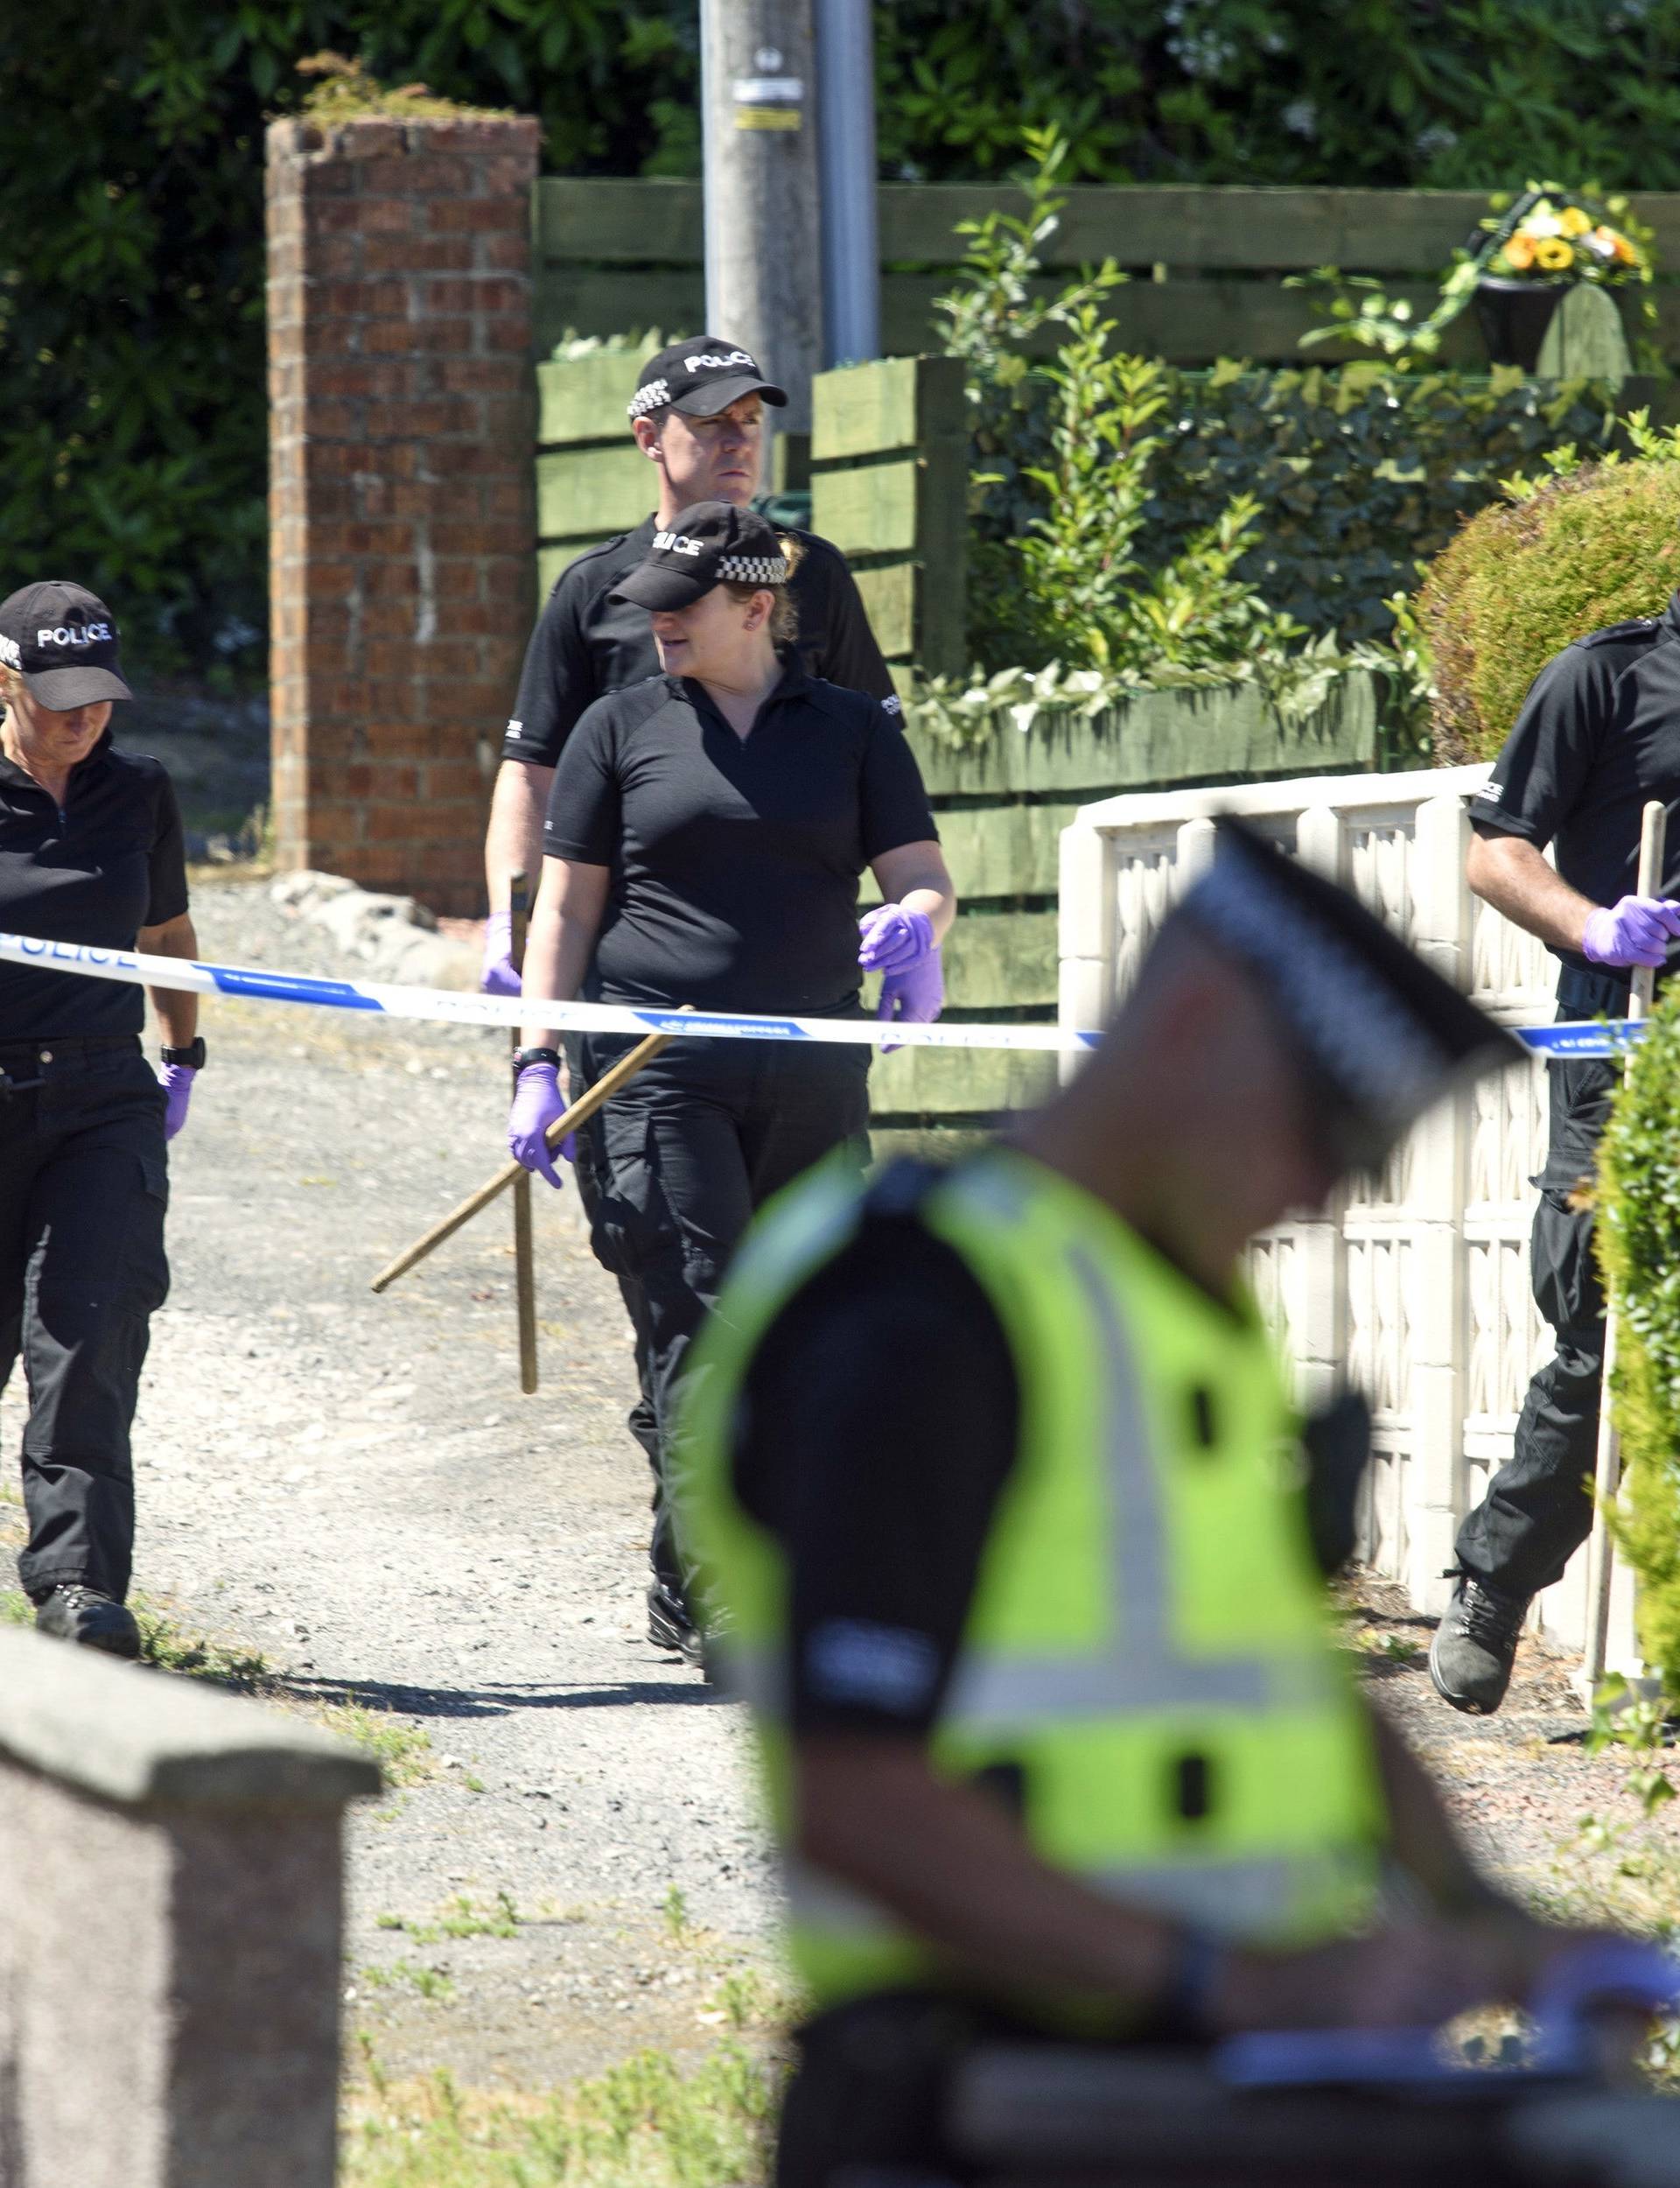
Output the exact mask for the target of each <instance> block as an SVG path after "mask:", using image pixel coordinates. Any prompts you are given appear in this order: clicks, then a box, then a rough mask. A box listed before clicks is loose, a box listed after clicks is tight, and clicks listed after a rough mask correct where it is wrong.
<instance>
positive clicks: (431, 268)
mask: <svg viewBox="0 0 1680 2188" xmlns="http://www.w3.org/2000/svg"><path fill="white" fill-rule="evenodd" d="M362 249H363V251H364V253H365V257H366V263H367V270H368V272H369V273H419V274H453V273H466V272H469V271H470V270H471V269H472V239H471V238H470V237H469V236H465V235H378V236H374V237H371V238H370V239H369V240H368V242H367V243H366V244H365V245H363V246H362Z"/></svg>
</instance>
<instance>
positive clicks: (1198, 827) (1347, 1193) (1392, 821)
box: [1060, 767, 1633, 1665]
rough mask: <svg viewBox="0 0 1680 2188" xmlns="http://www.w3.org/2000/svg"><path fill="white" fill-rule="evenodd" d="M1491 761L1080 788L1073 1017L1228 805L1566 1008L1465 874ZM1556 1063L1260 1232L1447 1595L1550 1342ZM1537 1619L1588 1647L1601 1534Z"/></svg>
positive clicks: (1490, 969)
mask: <svg viewBox="0 0 1680 2188" xmlns="http://www.w3.org/2000/svg"><path fill="white" fill-rule="evenodd" d="M1486 779H1487V769H1486V768H1483V767H1471V768H1441V769H1437V770H1432V771H1430V772H1426V773H1420V774H1413V775H1341V776H1317V777H1310V778H1307V779H1305V780H1300V781H1296V782H1276V783H1268V784H1264V785H1259V786H1252V787H1244V788H1242V789H1220V790H1187V791H1171V792H1165V793H1159V794H1150V795H1144V796H1131V797H1116V798H1110V799H1107V800H1105V801H1104V802H1103V803H1101V804H1097V805H1088V806H1085V807H1083V808H1082V810H1081V811H1080V812H1079V814H1078V815H1077V817H1075V822H1074V824H1073V825H1072V826H1071V827H1069V828H1068V830H1067V831H1065V833H1064V834H1063V836H1062V839H1061V1006H1060V1008H1061V1022H1062V1023H1063V1024H1064V1025H1069V1026H1082V1027H1089V1026H1095V1025H1100V1024H1101V1023H1102V1022H1103V1019H1104V1018H1105V1017H1106V1016H1107V1014H1108V1013H1109V1012H1110V1010H1111V1009H1112V1008H1113V1006H1114V1004H1115V1002H1116V1001H1117V999H1118V998H1119V997H1120V996H1121V995H1122V994H1123V993H1124V991H1125V989H1126V987H1127V986H1128V985H1129V984H1130V982H1131V978H1133V976H1134V974H1135V972H1136V969H1137V967H1138V963H1139V962H1140V960H1141V958H1142V956H1143V953H1144V951H1145V949H1146V947H1147V945H1148V943H1149V941H1150V939H1151V937H1152V935H1153V934H1154V932H1155V930H1156V929H1157V928H1158V927H1159V925H1160V923H1161V921H1162V919H1163V918H1164V917H1165V915H1166V912H1167V910H1168V909H1169V908H1170V907H1171V906H1172V904H1173V902H1174V901H1175V900H1176V898H1177V897H1178V895H1179V894H1180V893H1181V891H1182V890H1183V888H1184V887H1185V886H1186V884H1187V881H1188V880H1190V879H1191V878H1192V877H1193V876H1194V874H1195V873H1198V872H1200V871H1201V869H1202V867H1203V866H1205V864H1206V862H1207V860H1208V859H1209V858H1211V856H1212V852H1213V833H1214V831H1213V824H1212V818H1211V817H1212V815H1214V814H1215V813H1217V812H1230V813H1236V814H1239V815H1241V816H1242V817H1243V818H1244V819H1246V820H1248V821H1250V822H1251V823H1252V824H1254V825H1255V826H1257V828H1259V829H1261V830H1262V831H1264V833H1265V834H1267V835H1268V836H1270V837H1271V838H1272V839H1273V841H1275V842H1276V843H1278V845H1280V846H1281V847H1282V848H1283V849H1285V851H1288V852H1292V853H1293V854H1295V855H1297V856H1299V857H1301V858H1304V859H1308V860H1310V861H1311V863H1312V864H1313V866H1316V867H1317V868H1318V869H1319V870H1320V872H1321V873H1327V874H1328V875H1330V876H1332V877H1333V878H1334V879H1335V880H1339V881H1341V882H1342V883H1344V884H1345V885H1347V886H1348V887H1352V888H1353V889H1355V891H1356V892H1357V894H1359V896H1360V897H1361V898H1362V901H1364V902H1365V903H1366V904H1367V905H1369V908H1371V909H1372V910H1373V911H1374V912H1376V913H1377V914H1378V915H1380V916H1381V917H1382V918H1383V919H1384V920H1386V921H1387V922H1388V923H1389V924H1390V926H1391V927H1392V928H1394V929H1395V930H1396V932H1397V933H1398V934H1401V935H1403V936H1404V937H1405V938H1406V940H1407V941H1408V942H1410V943H1411V945H1412V946H1413V947H1414V948H1415V949H1416V950H1418V951H1419V952H1420V954H1421V955H1423V956H1424V957H1426V958H1427V959H1428V960H1429V961H1430V962H1431V963H1432V964H1434V965H1435V966H1436V968H1437V969H1438V970H1439V971H1441V972H1442V973H1444V974H1445V975H1446V977H1447V978H1449V979H1453V980H1455V981H1456V982H1457V983H1458V984H1459V985H1460V986H1462V987H1464V988H1465V989H1467V991H1468V992H1469V993H1470V994H1471V995H1472V996H1473V997H1474V999H1475V1000H1476V1001H1477V1002H1478V1003H1480V1004H1481V1006H1482V1007H1483V1008H1484V1009H1486V1010H1488V1012H1490V1013H1492V1014H1493V1015H1494V1016H1495V1017H1496V1018H1498V1019H1500V1020H1502V1022H1504V1023H1505V1024H1508V1025H1532V1024H1536V1023H1539V1022H1541V1021H1543V1020H1548V1019H1550V1018H1551V1016H1552V1014H1553V1012H1554V1008H1555V1006H1554V1002H1553V988H1554V985H1555V978H1556V967H1555V965H1554V964H1553V963H1552V961H1551V958H1550V957H1548V956H1547V954H1546V952H1545V950H1544V949H1543V948H1542V947H1541V945H1540V944H1539V943H1537V942H1536V941H1534V940H1533V939H1532V938H1531V937H1530V936H1527V935H1525V934H1523V932H1522V931H1521V929H1518V928H1516V927H1514V926H1512V925H1511V924H1510V922H1509V921H1507V920H1504V919H1502V918H1501V917H1500V916H1499V915H1498V914H1497V913H1495V912H1494V911H1491V910H1490V909H1489V908H1488V906H1486V905H1485V904H1482V903H1481V902H1480V901H1477V900H1476V899H1475V898H1474V897H1473V896H1472V895H1471V894H1470V891H1469V889H1468V887H1467V886H1466V883H1465V880H1464V860H1465V852H1466V848H1467V843H1468V840H1469V819H1468V814H1467V806H1468V802H1469V799H1470V797H1471V796H1472V795H1473V794H1474V791H1475V790H1477V789H1479V788H1480V787H1481V783H1482V782H1484V781H1485V780H1486ZM1545 1069H1546V1067H1545V1066H1544V1064H1543V1063H1539V1062H1534V1063H1529V1064H1518V1065H1516V1066H1515V1067H1514V1068H1513V1069H1510V1070H1509V1071H1507V1072H1505V1073H1503V1074H1502V1076H1500V1077H1498V1078H1496V1079H1492V1080H1484V1081H1482V1082H1481V1083H1480V1084H1479V1085H1478V1086H1476V1087H1475V1088H1474V1089H1472V1090H1468V1091H1467V1092H1464V1093H1461V1094H1459V1095H1457V1096H1454V1097H1453V1098H1451V1099H1449V1100H1447V1101H1445V1102H1442V1103H1440V1104H1439V1105H1437V1106H1436V1107H1435V1108H1434V1109H1433V1110H1432V1111H1431V1112H1430V1113H1429V1114H1428V1115H1427V1116H1426V1117H1425V1118H1423V1119H1421V1120H1420V1121H1419V1123H1418V1126H1416V1128H1415V1129H1414V1130H1413V1131H1412V1132H1411V1134H1410V1135H1409V1136H1408V1138H1407V1139H1406V1140H1405V1141H1404V1144H1403V1145H1402V1146H1401V1147H1399V1148H1397V1150H1396V1152H1395V1154H1394V1155H1393V1156H1392V1158H1391V1159H1390V1161H1389V1163H1388V1165H1387V1166H1386V1168H1385V1169H1384V1170H1383V1175H1381V1176H1379V1177H1361V1178H1356V1179H1354V1180H1352V1181H1350V1182H1349V1183H1348V1184H1347V1185H1346V1186H1345V1187H1344V1188H1343V1189H1341V1192H1340V1193H1339V1194H1338V1196H1337V1197H1336V1199H1335V1201H1334V1203H1333V1204H1332V1205H1331V1206H1330V1207H1329V1208H1327V1210H1325V1212H1324V1214H1323V1216H1322V1217H1321V1218H1319V1219H1315V1220H1311V1221H1308V1220H1300V1221H1295V1222H1291V1223H1286V1224H1280V1225H1278V1228H1277V1229H1276V1230H1275V1231H1271V1232H1270V1233H1268V1234H1267V1235H1266V1236H1265V1237H1264V1238H1262V1239H1261V1240H1260V1241H1259V1242H1258V1243H1257V1246H1256V1248H1255V1252H1254V1277H1255V1282H1256V1285H1257V1289H1258V1292H1259V1294H1260V1297H1261V1299H1262V1301H1263V1302H1264V1305H1265V1306H1266V1308H1268V1310H1269V1311H1270V1313H1271V1316H1272V1319H1273V1321H1274V1322H1275V1324H1276V1325H1277V1327H1278V1330H1279V1332H1280V1335H1281V1336H1282V1337H1283V1340H1284V1343H1285V1345H1286V1347H1287V1349H1288V1351H1289V1354H1290V1357H1291V1359H1292V1364H1293V1366H1294V1371H1295V1376H1296V1381H1297V1384H1298V1386H1299V1392H1300V1396H1301V1398H1302V1400H1303V1402H1305V1403H1307V1404H1313V1403H1316V1402H1317V1401H1318V1400H1319V1399H1321V1398H1322V1397H1324V1396H1326V1395H1327V1393H1328V1392H1330V1390H1331V1389H1332V1388H1333V1387H1334V1385H1335V1384H1336V1383H1337V1382H1338V1381H1339V1380H1340V1379H1341V1378H1344V1377H1345V1378H1348V1379H1350V1380H1352V1381H1353V1382H1355V1383H1356V1384H1357V1385H1359V1386H1360V1387H1361V1388H1362V1389H1363V1390H1364V1391H1365V1392H1366V1393H1367V1395H1368V1396H1369V1398H1370V1399H1371V1402H1372V1404H1373V1406H1374V1407H1375V1409H1376V1436H1375V1441H1376V1462H1375V1463H1374V1465H1373V1467H1372V1469H1371V1476H1370V1480H1369V1488H1368V1494H1367V1499H1366V1510H1365V1514H1364V1540H1363V1544H1362V1554H1363V1555H1364V1556H1365V1557H1366V1558H1367V1559H1368V1560H1369V1562H1370V1563H1371V1564H1372V1565H1373V1566H1374V1567H1376V1570H1377V1571H1378V1572H1379V1573H1382V1574H1386V1575H1389V1576H1390V1577H1392V1578H1394V1579H1397V1580H1399V1581H1404V1583H1405V1585H1406V1587H1407V1588H1408V1589H1409V1591H1410V1593H1411V1597H1412V1600H1413V1601H1414V1602H1416V1603H1418V1606H1419V1607H1420V1608H1422V1609H1426V1610H1430V1611H1438V1610H1439V1609H1441V1608H1442V1606H1443V1604H1444V1603H1445V1601H1446V1582H1445V1581H1443V1580H1442V1578H1441V1574H1442V1572H1443V1569H1444V1568H1445V1567H1447V1566H1449V1565H1450V1564H1451V1563H1452V1561H1453V1535H1454V1533H1455V1532H1456V1530H1457V1527H1458V1523H1459V1520H1460V1517H1461V1515H1462V1514H1463V1513H1464V1512H1465V1511H1467V1510H1468V1509H1469V1508H1470V1506H1471V1505H1473V1504H1475V1503H1476V1502H1478V1501H1479V1499H1480V1497H1481V1493H1482V1490H1483V1488H1484V1486H1485V1484H1486V1483H1487V1479H1488V1474H1489V1473H1490V1472H1491V1470H1492V1469H1494V1468H1495V1466H1497V1465H1498V1464H1499V1462H1501V1460H1502V1459H1503V1458H1504V1457H1505V1455H1507V1454H1508V1453H1509V1449H1510V1445H1511V1436H1512V1432H1513V1430H1514V1429H1515V1427H1516V1415H1517V1412H1518V1409H1519V1407H1520V1406H1521V1404H1522V1400H1523V1390H1524V1388H1525V1386H1526V1385H1527V1383H1528V1380H1529V1378H1530V1375H1531V1374H1532V1373H1533V1371H1534V1369H1535V1368H1536V1366H1537V1364H1539V1362H1540V1361H1541V1360H1542V1359H1543V1358H1544V1357H1546V1356H1547V1354H1548V1352H1549V1350H1550V1333H1549V1332H1548V1330H1547V1329H1546V1327H1545V1324H1544V1322H1542V1321H1541V1319H1540V1316H1539V1314H1538V1312H1537V1309H1536V1308H1535V1306H1534V1303H1533V1301H1532V1299H1531V1297H1530V1290H1529V1266H1528V1261H1529V1227H1530V1222H1531V1220H1532V1217H1533V1211H1534V1202H1535V1195H1534V1192H1533V1190H1532V1189H1531V1188H1530V1184H1529V1179H1530V1176H1531V1175H1533V1174H1534V1173H1535V1172H1536V1171H1537V1170H1538V1169H1539V1168H1540V1165H1541V1161H1542V1160H1543V1158H1544V1150H1545V1134H1546V1122H1545V1107H1544V1105H1545V1092H1546V1090H1545ZM1617 1591H1618V1592H1617V1593H1616V1595H1614V1597H1613V1605H1612V1617H1611V1644H1612V1647H1611V1662H1612V1664H1613V1665H1624V1664H1628V1663H1631V1662H1632V1660H1633V1657H1632V1641H1631V1617H1630V1608H1631V1607H1630V1604H1629V1602H1628V1581H1627V1576H1626V1574H1619V1575H1618V1580H1617ZM1535 1615H1536V1620H1537V1623H1540V1624H1542V1625H1544V1627H1545V1628H1546V1630H1549V1631H1551V1632H1552V1633H1553V1634H1555V1635H1556V1636H1557V1637H1558V1638H1560V1639H1561V1640H1563V1641H1564V1642H1565V1643H1566V1644H1567V1645H1570V1646H1572V1647H1579V1646H1580V1645H1581V1644H1582V1640H1583V1637H1584V1634H1585V1628H1586V1554H1585V1553H1584V1552H1583V1553H1581V1554H1580V1555H1579V1556H1578V1557H1577V1558H1576V1559H1575V1560H1574V1562H1573V1563H1572V1566H1571V1567H1570V1570H1569V1572H1568V1573H1567V1574H1565V1577H1564V1579H1563V1580H1562V1581H1560V1582H1559V1583H1558V1586H1557V1587H1556V1588H1551V1589H1549V1590H1548V1591H1547V1593H1546V1594H1545V1595H1544V1596H1542V1597H1541V1598H1540V1599H1539V1602H1538V1604H1537V1610H1536V1614H1535Z"/></svg>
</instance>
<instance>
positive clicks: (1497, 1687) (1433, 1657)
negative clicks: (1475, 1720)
mask: <svg viewBox="0 0 1680 2188" xmlns="http://www.w3.org/2000/svg"><path fill="white" fill-rule="evenodd" d="M1449 1577H1452V1576H1449ZM1456 1578H1457V1581H1458V1585H1457V1586H1456V1587H1455V1588H1453V1600H1452V1602H1449V1603H1448V1605H1447V1607H1446V1616H1444V1617H1443V1618H1442V1620H1441V1623H1440V1624H1439V1626H1437V1627H1436V1629H1435V1638H1434V1639H1433V1641H1432V1642H1431V1643H1430V1645H1429V1676H1430V1678H1431V1680H1432V1681H1433V1683H1434V1687H1435V1692H1436V1693H1437V1694H1439V1696H1440V1697H1441V1700H1442V1701H1448V1702H1451V1703H1452V1705H1453V1708H1454V1709H1463V1710H1467V1711H1468V1712H1469V1714H1470V1715H1473V1716H1477V1717H1491V1716H1492V1715H1493V1714H1494V1712H1495V1710H1496V1709H1497V1708H1499V1705H1500V1704H1501V1702H1502V1701H1504V1699H1505V1689H1506V1688H1507V1687H1509V1685H1510V1683H1511V1666H1512V1664H1513V1662H1514V1661H1515V1660H1516V1643H1517V1637H1518V1635H1519V1634H1520V1633H1521V1632H1522V1630H1523V1618H1524V1616H1526V1614H1527V1611H1528V1608H1529V1598H1528V1597H1527V1596H1526V1595H1505V1594H1503V1593H1502V1591H1501V1590H1500V1589H1499V1588H1489V1587H1488V1583H1487V1581H1478V1580H1473V1579H1472V1578H1471V1576H1470V1575H1469V1574H1467V1573H1460V1574H1457V1575H1456Z"/></svg>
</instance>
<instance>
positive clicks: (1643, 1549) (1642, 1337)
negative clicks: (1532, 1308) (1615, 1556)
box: [1597, 989, 1680, 1696]
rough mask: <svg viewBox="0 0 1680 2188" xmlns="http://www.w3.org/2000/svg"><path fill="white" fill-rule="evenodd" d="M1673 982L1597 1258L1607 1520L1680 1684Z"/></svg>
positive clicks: (1619, 1129) (1679, 1255)
mask: <svg viewBox="0 0 1680 2188" xmlns="http://www.w3.org/2000/svg"><path fill="white" fill-rule="evenodd" d="M1677 1113H1680V990H1677V989H1671V990H1670V992H1669V993H1668V995H1667V997H1666V998H1665V999H1664V1000H1663V1002H1661V1003H1660V1004H1659V1005H1658V1006H1657V1009H1656V1013H1655V1015H1654V1016H1653V1018H1652V1020H1651V1029H1650V1031H1649V1034H1647V1035H1646V1036H1645V1038H1644V1040H1643V1041H1642V1042H1641V1043H1640V1046H1639V1048H1638V1049H1637V1050H1636V1052H1635V1060H1634V1066H1633V1069H1632V1070H1631V1071H1630V1072H1629V1073H1628V1081H1627V1083H1626V1085H1625V1086H1624V1087H1623V1088H1622V1089H1621V1092H1620V1093H1619V1095H1618V1097H1617V1099H1616V1103H1615V1106H1614V1111H1613V1112H1612V1115H1611V1119H1610V1125H1609V1129H1608V1130H1607V1133H1606V1134H1605V1139H1604V1147H1603V1152H1602V1154H1601V1155H1600V1194H1599V1221H1598V1224H1597V1238H1598V1244H1599V1258H1600V1264H1601V1266H1602V1267H1603V1270H1604V1274H1605V1280H1606V1282H1607V1285H1608V1286H1609V1287H1610V1288H1611V1290H1612V1292H1613V1293H1614V1297H1615V1301H1616V1306H1617V1310H1618V1313H1619V1315H1620V1317H1621V1327H1620V1332H1619V1336H1618V1340H1617V1343H1618V1364H1617V1369H1616V1375H1615V1382H1614V1392H1613V1396H1612V1402H1613V1404H1614V1407H1615V1416H1616V1424H1617V1426H1618V1427H1619V1428H1620V1430H1621V1449H1622V1458H1623V1462H1624V1464H1625V1466H1626V1469H1627V1476H1626V1486H1625V1489H1624V1491H1623V1497H1622V1506H1621V1511H1619V1512H1618V1514H1617V1515H1616V1516H1615V1518H1614V1525H1615V1532H1616V1537H1617V1540H1618V1543H1619V1545H1620V1546H1621V1551H1622V1553H1623V1554H1624V1555H1625V1556H1626V1558H1627V1559H1628V1562H1629V1563H1630V1564H1631V1565H1632V1567H1633V1568H1634V1570H1635V1573H1636V1574H1637V1575H1638V1578H1639V1582H1640V1594H1639V1635H1640V1645H1641V1650H1642V1654H1643V1656H1644V1658H1645V1661H1646V1662H1647V1664H1649V1666H1651V1667H1652V1668H1653V1669H1654V1670H1656V1671H1657V1672H1660V1673H1661V1674H1662V1677H1663V1686H1664V1687H1665V1689H1666V1690H1667V1692H1668V1694H1670V1696H1673V1695H1680V1139H1677V1136H1676V1133H1675V1123H1674V1120H1675V1118H1676V1115H1677Z"/></svg>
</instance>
